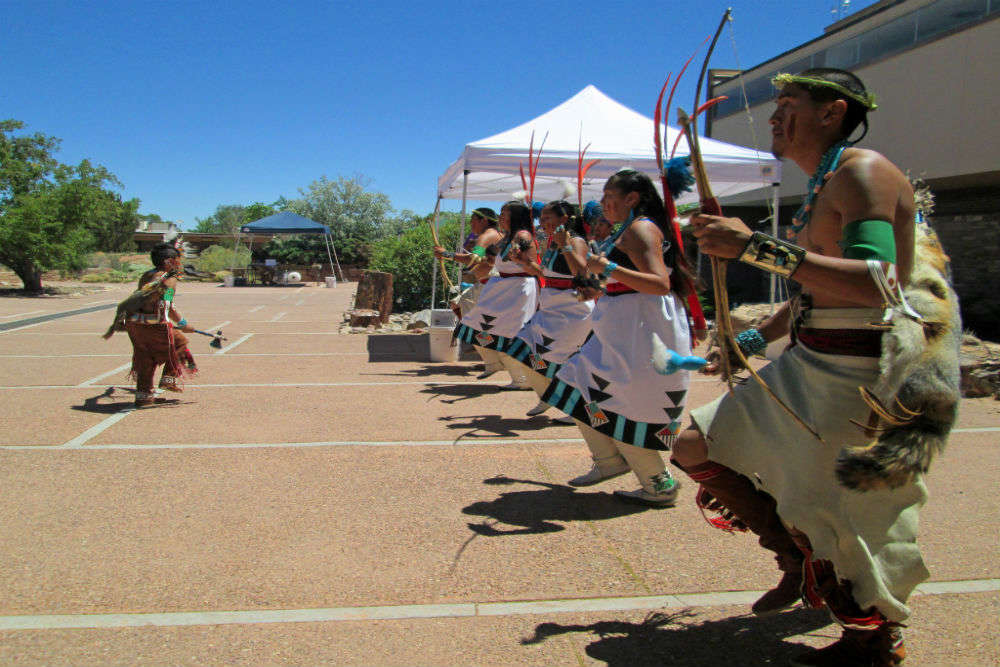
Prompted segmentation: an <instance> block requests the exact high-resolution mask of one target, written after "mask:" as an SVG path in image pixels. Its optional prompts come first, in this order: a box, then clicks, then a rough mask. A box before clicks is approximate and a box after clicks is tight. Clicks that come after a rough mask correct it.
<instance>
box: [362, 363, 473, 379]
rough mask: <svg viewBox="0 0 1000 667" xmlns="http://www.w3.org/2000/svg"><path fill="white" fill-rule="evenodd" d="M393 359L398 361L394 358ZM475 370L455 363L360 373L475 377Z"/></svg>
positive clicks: (392, 375)
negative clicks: (394, 371) (396, 370)
mask: <svg viewBox="0 0 1000 667" xmlns="http://www.w3.org/2000/svg"><path fill="white" fill-rule="evenodd" d="M394 361H398V359H395V360H394ZM476 373H477V371H475V370H473V368H472V367H471V366H468V365H466V366H458V365H456V364H432V365H428V366H421V367H420V368H404V369H402V370H400V371H399V372H397V373H362V375H385V376H388V377H432V376H434V375H456V376H460V377H469V378H470V379H471V378H473V377H475V375H476Z"/></svg>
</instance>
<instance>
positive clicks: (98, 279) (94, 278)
mask: <svg viewBox="0 0 1000 667" xmlns="http://www.w3.org/2000/svg"><path fill="white" fill-rule="evenodd" d="M80 280H81V281H82V282H85V283H106V282H108V277H107V276H106V275H105V274H103V273H88V274H87V275H85V276H84V277H83V278H80Z"/></svg>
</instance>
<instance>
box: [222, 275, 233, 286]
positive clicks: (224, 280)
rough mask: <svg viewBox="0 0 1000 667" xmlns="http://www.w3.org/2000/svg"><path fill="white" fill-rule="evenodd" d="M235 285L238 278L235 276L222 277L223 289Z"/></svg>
mask: <svg viewBox="0 0 1000 667" xmlns="http://www.w3.org/2000/svg"><path fill="white" fill-rule="evenodd" d="M235 284H236V276H233V275H229V276H222V286H223V287H232V286H233V285H235Z"/></svg>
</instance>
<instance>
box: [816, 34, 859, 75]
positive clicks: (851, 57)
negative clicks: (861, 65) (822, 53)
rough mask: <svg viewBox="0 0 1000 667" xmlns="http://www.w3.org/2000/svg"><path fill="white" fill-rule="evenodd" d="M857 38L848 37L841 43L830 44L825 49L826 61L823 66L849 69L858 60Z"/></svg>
mask: <svg viewBox="0 0 1000 667" xmlns="http://www.w3.org/2000/svg"><path fill="white" fill-rule="evenodd" d="M858 41H859V40H858V39H857V38H854V39H849V40H847V41H846V42H844V43H843V44H837V45H836V46H831V47H830V48H828V49H827V50H826V62H825V63H824V64H823V67H835V68H837V69H851V68H852V67H854V66H855V65H856V64H857V62H858Z"/></svg>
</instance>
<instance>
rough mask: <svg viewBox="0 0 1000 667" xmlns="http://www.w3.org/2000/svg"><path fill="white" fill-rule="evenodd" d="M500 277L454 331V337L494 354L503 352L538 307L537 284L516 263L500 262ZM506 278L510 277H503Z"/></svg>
mask: <svg viewBox="0 0 1000 667" xmlns="http://www.w3.org/2000/svg"><path fill="white" fill-rule="evenodd" d="M494 267H495V268H496V270H497V271H498V272H499V273H500V275H497V276H493V277H492V278H490V279H489V281H488V282H487V283H486V284H485V285H483V290H482V292H480V293H479V301H477V302H476V305H475V307H474V308H473V309H472V310H471V311H469V313H468V314H467V315H465V316H464V317H463V318H462V321H461V322H459V324H458V326H457V327H455V334H454V335H455V337H456V338H458V339H459V340H461V341H463V342H465V343H472V344H473V345H479V346H480V347H485V348H488V349H491V350H503V349H504V348H505V347H506V346H507V345H509V344H510V341H511V339H512V338H513V337H514V336H516V335H517V332H518V331H520V330H521V327H523V326H524V325H525V323H526V322H527V321H528V320H530V319H531V316H532V315H534V314H535V310H536V308H537V306H538V281H537V280H535V278H534V277H531V276H525V275H512V274H523V272H524V269H523V268H522V267H521V265H520V264H518V263H517V262H512V261H510V260H506V259H500V258H497V261H496V264H495V265H494ZM505 275H507V276H509V277H504V276H505Z"/></svg>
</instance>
